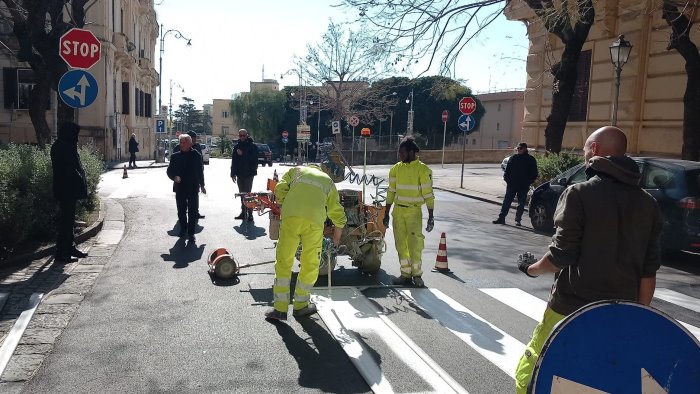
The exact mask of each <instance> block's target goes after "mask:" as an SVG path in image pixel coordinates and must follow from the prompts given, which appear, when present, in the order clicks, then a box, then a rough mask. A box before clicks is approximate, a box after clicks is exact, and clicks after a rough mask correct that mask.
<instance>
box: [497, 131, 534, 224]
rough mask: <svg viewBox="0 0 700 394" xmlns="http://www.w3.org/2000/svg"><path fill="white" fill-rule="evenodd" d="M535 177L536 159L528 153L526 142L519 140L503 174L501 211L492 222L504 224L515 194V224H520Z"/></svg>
mask: <svg viewBox="0 0 700 394" xmlns="http://www.w3.org/2000/svg"><path fill="white" fill-rule="evenodd" d="M535 179H537V160H535V158H534V157H532V156H530V154H529V153H528V151H527V144H526V143H524V142H521V143H519V144H518V153H516V154H514V155H513V156H511V157H510V159H508V164H507V165H506V171H505V173H504V174H503V180H505V181H506V195H505V197H503V205H502V206H501V213H500V214H499V215H498V219H496V220H494V221H493V224H506V215H508V211H509V210H510V205H511V204H512V203H513V199H515V196H516V195H517V196H518V208H517V209H516V211H515V225H516V226H520V225H521V224H520V221H521V220H522V218H523V212H525V201H526V200H527V192H528V191H529V190H530V185H531V184H532V182H534V181H535Z"/></svg>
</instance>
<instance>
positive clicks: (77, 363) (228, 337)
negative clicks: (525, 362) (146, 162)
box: [26, 159, 700, 393]
mask: <svg viewBox="0 0 700 394" xmlns="http://www.w3.org/2000/svg"><path fill="white" fill-rule="evenodd" d="M229 163H230V161H228V160H218V159H212V160H211V165H209V166H207V167H206V169H205V177H206V181H207V190H208V194H207V195H206V196H202V197H201V199H200V202H201V208H200V211H201V213H202V214H204V215H206V218H205V219H204V220H201V221H200V225H201V226H200V227H199V228H198V234H197V241H196V244H195V245H187V244H185V243H184V242H183V240H180V239H178V238H177V236H176V235H177V226H176V209H175V201H174V195H173V193H172V192H171V182H170V181H169V180H168V179H167V177H166V175H165V169H136V170H132V171H130V172H129V178H128V179H121V171H113V172H109V173H107V174H105V175H104V177H103V180H102V182H101V185H100V195H101V196H102V197H103V198H112V199H116V200H117V201H119V202H120V203H121V204H122V205H123V207H124V210H125V214H126V231H125V234H124V238H123V239H122V242H121V244H120V245H119V247H118V249H117V251H116V253H115V254H114V256H113V257H112V258H111V261H110V262H109V263H108V265H107V266H106V267H105V269H104V271H103V272H102V274H101V275H100V277H99V279H98V281H97V283H96V285H95V287H94V289H93V291H92V292H91V293H90V294H89V295H88V296H87V297H86V298H85V300H84V301H83V303H82V305H81V306H80V309H79V310H78V313H77V314H76V316H75V317H74V319H73V320H72V321H71V323H70V324H69V325H68V327H67V328H66V329H65V331H64V332H63V334H62V335H61V337H60V338H59V339H58V341H57V342H56V346H55V349H54V352H53V353H52V354H51V355H50V356H49V357H48V358H47V360H46V361H45V362H44V364H43V366H42V368H41V369H40V371H39V372H38V374H37V375H36V376H35V377H34V379H33V380H32V381H31V382H30V383H29V384H28V386H27V387H26V391H27V392H52V393H93V392H178V393H184V392H197V393H201V392H234V391H235V392H256V393H259V392H320V391H323V392H353V393H354V392H370V391H371V389H370V386H369V385H368V383H367V380H366V379H364V378H363V377H362V376H361V375H360V373H359V372H358V370H357V369H356V367H355V366H354V365H353V364H352V363H351V362H350V359H349V358H348V356H347V355H346V354H345V352H344V351H343V348H342V347H341V346H346V345H348V342H343V341H339V336H338V335H335V336H334V332H332V330H330V331H329V329H328V327H327V324H326V322H325V320H326V319H327V318H328V316H330V315H329V314H328V313H326V314H325V315H324V318H323V319H321V317H319V315H315V316H313V317H312V318H310V319H302V320H298V321H297V320H295V319H292V318H291V316H290V320H289V321H288V323H287V324H271V323H268V322H266V321H265V320H264V319H263V313H264V311H265V310H266V309H267V308H268V305H269V303H270V302H271V301H272V290H271V285H272V279H273V266H272V265H261V266H257V267H253V268H249V269H243V270H242V274H241V275H240V277H239V278H238V279H237V280H231V281H220V280H213V279H212V278H211V277H210V276H209V275H208V274H207V264H206V261H207V256H208V254H209V253H211V252H212V251H213V250H214V249H215V248H217V247H225V248H228V249H229V250H230V251H231V253H232V254H233V256H234V257H235V259H236V260H237V261H238V263H239V264H246V263H256V262H264V261H271V260H273V259H274V243H273V241H271V240H270V239H269V238H268V236H267V227H268V221H267V218H266V217H259V218H256V221H255V225H254V226H246V225H244V226H241V223H240V222H239V221H236V220H234V216H236V215H237V214H238V213H239V202H238V201H234V197H233V196H234V193H235V192H236V188H235V186H234V185H233V183H232V182H231V180H230V178H229V177H228V166H229ZM274 169H276V170H278V171H279V172H280V174H281V172H282V171H285V170H286V169H287V168H286V167H278V166H275V167H274ZM272 170H273V169H271V168H268V167H265V168H264V169H262V168H261V169H260V170H259V176H258V177H257V178H256V180H255V184H254V189H255V190H260V191H262V190H264V187H265V181H266V179H267V178H268V177H271V174H272ZM373 171H376V172H378V173H379V172H382V171H387V168H386V167H378V168H374V169H373ZM344 187H352V188H357V186H356V185H355V186H350V185H343V184H341V185H339V188H344ZM498 209H499V207H497V206H495V205H492V204H488V203H484V202H480V201H477V200H473V199H469V198H466V197H462V196H458V195H455V194H451V193H447V192H438V193H437V203H436V213H435V215H436V227H435V230H434V231H433V232H432V233H430V234H427V236H426V242H425V245H426V248H425V251H424V254H423V259H424V260H423V261H424V268H427V269H426V271H427V272H426V274H425V275H424V279H425V282H426V284H427V286H429V287H430V288H431V289H433V290H436V291H433V292H422V293H412V294H406V293H403V294H402V293H400V291H401V290H400V289H390V288H380V287H376V285H381V284H388V283H390V281H391V278H392V277H393V276H395V275H397V274H398V272H399V270H398V266H399V265H398V260H397V257H396V254H395V252H394V248H393V238H392V232H391V230H390V231H388V233H387V239H386V241H387V245H388V246H387V252H386V253H385V254H384V257H383V263H382V269H381V270H380V272H379V273H378V274H377V275H375V276H367V275H362V274H360V273H359V272H358V270H357V269H355V268H354V267H352V266H351V264H350V261H349V260H347V258H341V259H340V264H339V265H340V266H339V267H338V268H337V269H336V271H335V272H334V274H333V285H334V286H341V287H342V286H365V287H363V288H360V289H359V290H358V291H357V292H358V293H355V295H354V296H353V297H352V299H350V300H349V302H348V303H346V304H343V307H344V308H349V309H345V310H348V311H351V312H350V313H348V314H345V315H343V312H342V310H340V309H338V311H339V312H337V315H338V316H337V318H338V321H340V322H341V323H342V324H345V328H344V329H345V331H346V332H345V334H348V335H350V337H351V338H350V339H353V340H355V341H359V342H360V344H361V345H362V346H361V348H362V349H363V351H362V354H361V356H360V357H359V358H361V359H364V360H365V361H367V362H368V363H370V364H372V363H373V364H374V365H376V366H377V367H378V368H379V371H380V373H381V376H379V375H377V376H374V377H373V378H372V379H370V383H372V382H374V383H377V382H384V383H386V382H387V381H388V382H389V384H390V385H391V388H392V390H394V391H397V392H426V391H440V390H438V389H436V384H435V383H434V382H433V381H432V380H431V379H432V378H431V377H430V376H428V375H426V371H425V368H423V367H420V365H422V364H416V363H413V362H412V361H411V360H410V357H409V355H407V352H406V351H405V350H401V349H403V348H401V347H400V346H399V345H401V344H398V345H397V337H398V336H399V334H398V333H397V332H399V333H400V334H401V335H403V336H405V337H408V338H409V339H410V341H412V342H413V344H414V346H417V347H419V348H420V349H422V351H423V352H424V353H425V354H426V355H427V356H428V358H429V359H430V360H431V361H432V363H429V364H430V365H431V366H435V365H437V366H439V368H438V369H441V370H442V371H444V374H446V375H449V377H450V378H451V379H453V380H454V382H456V383H457V384H458V385H461V386H462V387H463V388H465V389H466V390H468V391H469V392H471V393H506V392H512V388H513V379H512V376H511V375H512V371H508V368H509V367H508V366H509V365H510V363H512V360H513V359H514V358H517V357H519V355H520V354H517V352H518V349H520V348H519V347H518V346H522V345H521V344H524V343H527V341H528V340H529V337H530V334H531V333H532V330H533V328H534V327H535V325H536V324H537V321H536V320H535V319H534V318H533V317H530V316H528V312H527V311H525V310H523V309H519V308H518V307H516V306H514V304H508V305H507V304H506V302H512V303H517V302H518V300H523V299H529V298H528V297H532V300H534V301H538V302H535V304H539V303H543V302H544V300H546V299H547V296H548V292H549V288H550V286H551V284H552V277H551V276H546V277H540V278H536V279H531V278H527V277H526V276H524V275H523V274H521V273H520V272H519V271H518V270H517V268H516V267H515V264H514V256H517V254H518V253H522V252H524V251H531V252H533V253H534V254H536V255H540V254H542V253H543V252H544V251H545V250H546V247H547V245H548V243H549V237H548V236H546V235H542V234H538V233H535V232H534V231H532V230H531V229H530V228H527V227H523V228H516V227H513V226H494V225H492V224H491V223H490V221H491V220H493V218H495V217H496V215H497V213H498ZM511 215H512V214H511ZM525 222H527V221H524V223H525ZM441 232H445V233H446V236H447V253H448V258H449V266H450V268H451V269H452V271H453V273H452V274H450V275H442V274H438V273H432V272H429V268H430V267H432V266H433V265H434V261H435V256H436V252H437V248H438V244H439V239H440V234H441ZM694 257H695V256H693V257H692V258H691V257H688V256H683V257H682V258H680V260H679V261H674V262H672V264H673V266H674V267H676V268H673V267H663V268H662V269H661V271H660V272H659V276H658V287H659V288H664V289H669V290H673V291H676V292H679V293H682V294H685V295H688V296H690V297H694V299H695V302H696V304H695V305H696V306H697V299H698V298H700V283H699V282H700V281H698V276H697V274H698V272H697V271H696V268H695V267H694V266H693V262H692V260H693V259H694ZM679 268H680V269H679ZM317 285H318V286H319V289H317V291H316V293H317V294H320V295H321V296H322V295H323V294H324V293H323V292H324V289H325V280H320V281H319V283H318V284H317ZM494 289H495V290H494ZM503 289H507V290H503ZM341 290H342V288H341V289H340V290H338V293H334V294H337V295H338V296H341V295H342V294H341V293H342V291H341ZM343 294H344V293H343ZM513 294H515V296H514V295H513ZM499 295H500V296H499ZM408 296H412V297H414V298H415V299H411V298H410V297H408ZM499 297H500V298H499ZM431 303H432V304H431ZM425 305H438V306H439V308H435V309H434V310H431V309H430V308H428V309H426V308H425ZM653 305H654V306H656V307H658V308H660V309H661V310H663V311H664V312H666V313H668V314H669V315H671V316H672V317H674V318H676V319H679V320H682V321H683V322H685V323H687V324H689V325H692V326H694V327H700V311H698V310H697V309H696V310H694V311H693V310H691V309H689V308H688V306H687V305H686V306H685V307H683V306H680V305H678V304H677V303H673V302H668V301H663V300H661V299H655V300H654V303H653ZM353 308H354V309H353ZM437 309H439V310H441V311H445V312H446V313H448V314H449V313H457V316H459V317H460V319H458V320H452V321H450V320H449V316H448V317H447V318H445V317H442V318H441V317H440V316H435V315H434V314H435V310H437ZM325 311H326V312H328V309H326V310H325ZM455 311H456V312H455ZM331 315H332V314H331ZM387 320H388V321H387ZM334 322H335V321H334ZM379 325H382V326H381V327H379ZM385 325H386V327H389V328H390V329H392V330H393V331H392V330H388V329H384V328H383V327H385ZM394 328H395V330H394ZM387 333H388V334H387ZM392 333H393V334H392ZM336 334H337V333H336ZM504 366H505V367H504ZM443 376H444V375H443ZM448 380H449V379H448Z"/></svg>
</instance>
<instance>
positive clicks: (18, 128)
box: [0, 0, 159, 161]
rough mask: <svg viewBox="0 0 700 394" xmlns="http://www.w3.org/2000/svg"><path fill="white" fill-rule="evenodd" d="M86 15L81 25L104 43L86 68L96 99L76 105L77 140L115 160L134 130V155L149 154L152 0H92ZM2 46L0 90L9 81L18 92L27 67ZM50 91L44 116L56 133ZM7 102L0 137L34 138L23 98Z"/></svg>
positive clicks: (154, 76)
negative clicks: (136, 143)
mask: <svg viewBox="0 0 700 394" xmlns="http://www.w3.org/2000/svg"><path fill="white" fill-rule="evenodd" d="M85 20H86V22H87V23H86V25H85V28H86V29H89V30H90V31H92V32H93V33H94V34H95V36H96V37H97V38H98V39H99V41H100V42H101V44H102V45H101V52H102V59H101V60H100V61H99V62H98V63H97V64H96V65H95V66H93V67H92V68H91V69H90V70H89V72H90V73H91V74H92V75H93V76H94V77H95V79H96V80H97V83H98V88H99V93H98V96H97V99H96V100H95V102H94V103H93V104H91V105H90V106H88V107H86V108H83V109H78V110H75V120H76V122H77V123H78V124H80V125H81V127H82V131H81V133H80V143H81V144H89V145H93V146H94V147H95V148H96V149H97V150H98V151H100V152H101V153H102V154H103V157H104V159H105V160H107V161H119V160H123V159H125V158H126V157H127V156H128V141H129V137H130V136H131V135H132V134H135V135H136V139H137V140H138V141H139V150H140V151H139V153H138V154H137V158H138V159H139V160H143V159H152V158H154V155H155V149H156V148H155V133H154V128H155V119H154V115H155V113H156V112H157V110H156V108H155V107H154V102H155V101H154V100H155V97H156V87H157V86H158V81H159V76H158V73H157V72H156V70H155V68H154V66H153V64H154V62H153V59H154V52H155V44H156V40H157V39H158V23H157V21H156V14H155V10H154V8H153V0H140V1H139V0H119V1H117V0H109V1H99V2H95V3H93V4H92V6H90V7H89V8H88V11H87V14H86V17H85ZM1 38H2V39H4V38H5V36H2V37H1ZM3 49H5V53H3V54H2V57H0V62H2V66H3V69H4V72H3V81H2V84H3V89H4V90H6V89H8V88H10V89H12V88H14V86H8V84H14V85H16V86H17V88H18V95H22V94H23V93H22V92H23V89H24V91H28V90H29V89H31V83H23V80H22V75H23V73H24V74H30V73H31V70H29V67H28V66H27V65H25V64H21V63H18V62H16V60H14V58H13V56H12V55H11V49H10V48H9V47H8V48H3ZM13 68H16V69H18V71H17V72H16V73H15V77H14V80H13V78H11V74H12V72H11V71H9V70H8V69H13ZM23 70H27V71H23ZM23 85H24V86H23ZM53 96H54V97H53V99H52V104H51V110H50V111H47V120H49V125H52V129H53V130H54V133H55V129H56V116H55V108H56V100H57V96H56V95H55V94H53ZM5 104H6V103H5ZM6 107H7V105H3V106H2V110H1V112H0V140H2V141H13V142H19V143H25V142H28V143H32V142H36V137H35V134H34V129H33V127H32V124H31V122H30V121H29V115H28V113H27V111H26V109H24V108H23V105H22V102H21V100H19V99H18V100H16V104H15V105H13V106H10V107H11V108H6ZM12 107H15V108H12Z"/></svg>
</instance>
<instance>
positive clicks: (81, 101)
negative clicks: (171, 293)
mask: <svg viewBox="0 0 700 394" xmlns="http://www.w3.org/2000/svg"><path fill="white" fill-rule="evenodd" d="M97 91H98V87H97V81H96V80H95V77H93V76H92V74H90V73H89V72H87V71H85V70H72V71H68V72H67V73H65V74H63V76H62V77H61V80H60V81H59V82H58V93H59V95H60V96H61V100H63V102H64V103H66V104H67V105H68V106H70V107H73V108H85V107H87V106H89V105H90V104H92V103H93V102H95V99H96V98H97Z"/></svg>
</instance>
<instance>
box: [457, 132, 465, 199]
mask: <svg viewBox="0 0 700 394" xmlns="http://www.w3.org/2000/svg"><path fill="white" fill-rule="evenodd" d="M462 137H463V138H464V140H463V141H462V176H461V180H460V182H459V188H460V189H464V152H465V151H466V150H467V135H466V134H462Z"/></svg>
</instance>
